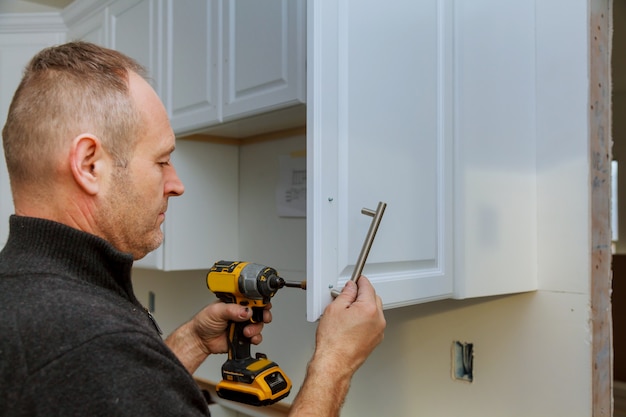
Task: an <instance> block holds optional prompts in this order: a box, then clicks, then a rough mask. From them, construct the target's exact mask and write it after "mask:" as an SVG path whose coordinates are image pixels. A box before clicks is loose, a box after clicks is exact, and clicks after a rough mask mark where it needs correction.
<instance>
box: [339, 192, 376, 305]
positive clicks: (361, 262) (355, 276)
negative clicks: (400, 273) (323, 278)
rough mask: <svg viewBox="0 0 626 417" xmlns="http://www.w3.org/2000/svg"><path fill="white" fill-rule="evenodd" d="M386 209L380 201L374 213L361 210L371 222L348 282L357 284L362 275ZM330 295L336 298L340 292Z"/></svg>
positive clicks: (364, 209) (365, 209) (368, 210)
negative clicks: (369, 217) (370, 218)
mask: <svg viewBox="0 0 626 417" xmlns="http://www.w3.org/2000/svg"><path fill="white" fill-rule="evenodd" d="M386 207H387V203H383V202H382V201H380V202H379V203H378V207H377V208H376V211H374V210H370V209H367V208H363V209H361V213H362V214H365V215H366V216H371V217H372V222H371V223H370V228H369V230H368V231H367V235H366V236H365V241H364V242H363V247H362V248H361V253H360V254H359V258H358V259H357V261H356V265H354V271H352V277H351V278H350V281H354V282H357V281H358V280H359V277H360V276H361V274H362V273H363V268H364V267H365V262H366V261H367V256H368V255H369V253H370V249H371V248H372V244H373V243H374V238H375V237H376V232H377V231H378V226H379V225H380V221H381V220H382V218H383V214H384V213H385V208H386ZM330 293H331V295H332V296H333V297H337V296H338V295H339V294H340V293H341V291H339V290H337V289H332V290H331V291H330Z"/></svg>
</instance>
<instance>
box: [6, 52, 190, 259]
mask: <svg viewBox="0 0 626 417" xmlns="http://www.w3.org/2000/svg"><path fill="white" fill-rule="evenodd" d="M143 75H144V69H143V68H142V67H141V66H140V65H139V64H138V63H136V62H135V61H134V60H132V59H130V58H128V57H126V56H125V55H123V54H121V53H119V52H116V51H113V50H109V49H105V48H101V47H99V46H96V45H93V44H90V43H84V42H72V43H68V44H65V45H60V46H56V47H52V48H47V49H44V50H43V51H41V52H40V53H38V54H37V55H36V56H35V57H34V58H33V59H32V60H31V62H30V63H29V64H28V65H27V67H26V70H25V72H24V77H23V79H22V81H21V83H20V85H19V87H18V89H17V91H16V92H15V95H14V97H13V101H12V103H11V106H10V108H9V114H8V117H7V122H6V125H5V127H4V129H3V131H2V135H3V145H4V152H5V158H6V162H7V168H8V172H9V178H10V181H11V190H12V193H13V199H14V203H15V210H16V214H21V215H28V216H33V217H42V218H48V219H51V220H55V221H59V222H61V223H65V224H68V225H70V226H72V227H75V228H78V229H80V230H84V231H86V232H89V233H92V234H95V235H98V236H100V237H103V238H104V239H106V240H108V241H109V242H111V243H112V244H113V245H114V246H116V247H117V248H118V249H120V250H122V251H124V252H129V253H132V254H133V256H134V257H135V258H140V257H143V256H144V255H145V254H146V253H147V252H149V251H150V250H153V249H155V248H156V247H158V245H159V244H160V243H161V241H162V234H161V230H160V225H161V223H162V221H163V218H164V212H165V209H166V207H167V199H168V198H169V197H170V196H176V195H180V194H182V192H183V190H184V189H183V186H182V183H181V182H180V180H179V179H178V177H177V175H176V172H175V170H174V168H173V167H172V166H171V164H170V163H169V162H170V154H171V152H172V151H173V149H174V143H175V139H174V134H173V132H172V129H171V126H170V124H169V120H168V118H167V114H166V112H165V109H164V108H163V105H162V104H161V102H160V100H159V99H158V97H157V95H156V93H155V92H154V90H152V88H151V87H150V85H149V84H148V83H147V82H146V81H145V80H144V79H143V78H142V76H143Z"/></svg>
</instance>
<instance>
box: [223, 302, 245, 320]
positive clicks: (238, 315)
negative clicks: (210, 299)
mask: <svg viewBox="0 0 626 417" xmlns="http://www.w3.org/2000/svg"><path fill="white" fill-rule="evenodd" d="M220 304H222V308H221V309H220V310H221V311H220V314H219V315H220V316H221V318H222V319H223V320H226V321H231V320H232V321H246V320H248V319H250V317H252V309H251V308H249V307H244V306H240V305H239V304H232V303H220Z"/></svg>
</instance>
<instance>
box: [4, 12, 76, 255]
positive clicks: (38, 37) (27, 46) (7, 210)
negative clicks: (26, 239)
mask: <svg viewBox="0 0 626 417" xmlns="http://www.w3.org/2000/svg"><path fill="white" fill-rule="evenodd" d="M16 24H18V26H19V28H17V27H16V26H15V25H16ZM62 27H63V24H62V21H61V20H60V19H55V18H52V17H50V18H39V19H38V18H34V19H33V20H29V19H25V20H22V19H17V20H15V21H13V22H11V21H2V22H0V91H1V92H2V94H0V118H1V120H3V121H4V120H6V116H7V112H8V110H9V105H10V104H11V99H12V98H13V93H14V92H15V89H16V88H17V86H18V84H19V83H20V80H21V77H22V72H23V69H24V66H26V64H27V63H28V62H29V61H30V59H31V58H32V57H33V55H35V53H37V52H38V51H39V50H41V49H43V48H45V47H47V46H51V45H54V44H57V43H62V42H63V41H64V39H65V31H64V30H62ZM5 31H7V32H9V33H5ZM14 31H15V32H18V33H15V32H14ZM10 32H13V33H10ZM3 125H4V122H3ZM0 161H2V162H1V163H0V219H1V222H0V247H4V243H5V242H6V239H7V237H8V235H9V216H10V215H11V214H13V213H14V212H15V210H14V208H13V200H12V198H11V187H10V184H9V175H8V173H7V168H6V164H5V163H4V150H3V148H2V146H0Z"/></svg>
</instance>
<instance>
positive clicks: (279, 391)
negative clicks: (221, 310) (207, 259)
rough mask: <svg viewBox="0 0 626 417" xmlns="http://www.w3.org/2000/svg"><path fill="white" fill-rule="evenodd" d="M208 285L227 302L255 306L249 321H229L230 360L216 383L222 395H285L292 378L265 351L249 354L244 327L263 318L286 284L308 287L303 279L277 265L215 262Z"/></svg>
mask: <svg viewBox="0 0 626 417" xmlns="http://www.w3.org/2000/svg"><path fill="white" fill-rule="evenodd" d="M207 285H208V287H209V289H210V290H211V291H213V292H214V293H215V295H216V296H217V297H218V298H219V299H220V300H222V301H223V302H225V303H236V304H239V305H242V306H247V307H250V308H251V309H252V317H251V318H250V320H249V321H247V322H230V323H229V325H228V329H227V334H228V360H226V362H224V364H223V365H222V381H220V382H219V383H218V384H217V386H216V391H217V394H218V395H219V396H220V397H221V398H225V399H228V400H233V401H238V402H242V403H245V404H250V405H257V406H260V405H269V404H274V403H275V402H277V401H280V400H281V399H283V398H285V397H286V396H287V395H289V392H290V391H291V380H290V379H289V378H288V377H287V375H285V373H284V372H283V371H282V370H281V369H280V368H279V367H278V365H277V364H276V363H275V362H272V361H270V360H268V359H267V356H266V355H264V354H262V353H257V354H256V356H255V357H254V358H252V357H251V356H250V339H249V338H247V337H245V336H244V335H243V329H244V327H245V326H246V325H248V324H250V323H262V322H263V310H264V309H265V306H266V305H267V304H268V303H269V302H270V299H271V298H272V297H273V296H274V295H275V294H276V291H278V290H279V289H280V288H282V287H284V286H289V287H300V288H303V289H304V288H305V284H303V283H299V282H298V283H293V282H289V281H285V280H284V279H283V278H281V277H279V276H278V273H277V272H276V270H275V269H273V268H270V267H267V266H264V265H260V264H256V263H249V262H231V261H219V262H216V263H215V264H214V265H213V267H211V269H210V270H209V273H208V274H207Z"/></svg>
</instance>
